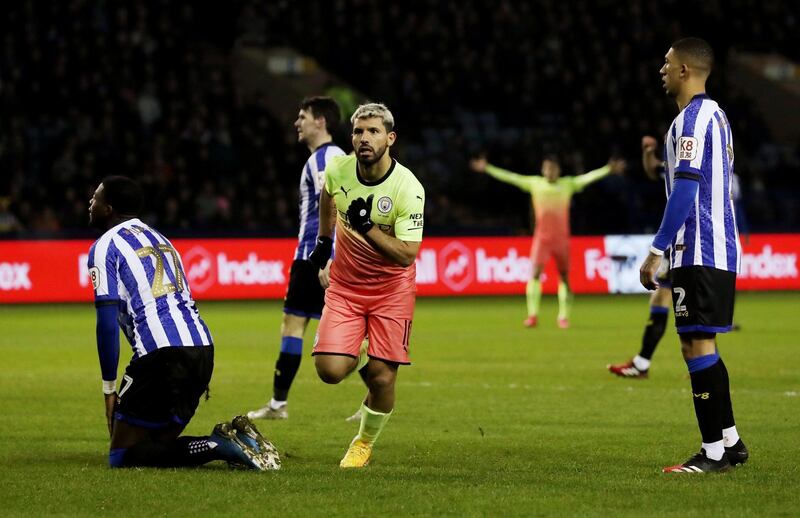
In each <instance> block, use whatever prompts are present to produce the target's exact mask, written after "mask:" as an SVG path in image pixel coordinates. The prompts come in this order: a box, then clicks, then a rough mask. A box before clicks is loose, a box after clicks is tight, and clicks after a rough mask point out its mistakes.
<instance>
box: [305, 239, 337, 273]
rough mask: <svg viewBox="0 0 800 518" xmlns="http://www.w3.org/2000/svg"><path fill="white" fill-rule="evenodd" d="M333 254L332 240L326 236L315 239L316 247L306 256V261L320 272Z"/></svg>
mask: <svg viewBox="0 0 800 518" xmlns="http://www.w3.org/2000/svg"><path fill="white" fill-rule="evenodd" d="M331 253H333V239H331V238H329V237H328V236H319V237H317V246H315V247H314V250H313V251H312V252H311V253H310V254H309V255H308V260H309V261H311V262H312V264H314V266H316V267H317V268H319V269H320V270H322V269H324V268H325V267H326V266H328V259H330V258H331Z"/></svg>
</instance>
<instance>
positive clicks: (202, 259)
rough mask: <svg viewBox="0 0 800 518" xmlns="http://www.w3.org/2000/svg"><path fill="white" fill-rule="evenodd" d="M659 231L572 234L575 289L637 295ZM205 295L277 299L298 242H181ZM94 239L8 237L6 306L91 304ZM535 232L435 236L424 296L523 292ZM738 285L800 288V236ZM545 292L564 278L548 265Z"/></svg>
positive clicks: (761, 256)
mask: <svg viewBox="0 0 800 518" xmlns="http://www.w3.org/2000/svg"><path fill="white" fill-rule="evenodd" d="M651 239H652V237H651V236H598V237H574V238H572V241H571V253H570V258H571V259H570V260H571V270H570V283H571V285H572V288H573V289H574V290H575V292H577V293H639V292H644V289H643V288H642V287H641V286H640V285H639V275H638V271H639V265H640V264H641V261H642V259H643V258H644V255H645V254H647V249H648V245H649V243H650V240H651ZM173 244H174V245H175V247H176V248H177V249H178V251H179V252H180V253H181V256H182V258H183V263H184V269H185V271H186V275H187V277H188V279H189V284H190V286H191V288H192V293H193V295H194V296H195V298H197V299H198V300H223V299H279V298H282V297H283V296H284V294H285V291H286V283H287V282H288V280H289V267H290V266H291V263H292V257H293V254H294V249H295V245H296V241H295V240H294V239H177V240H173ZM90 245H91V242H90V241H0V303H16V302H68V301H91V300H92V289H91V283H90V281H89V275H88V272H87V269H86V260H87V254H88V250H89V247H90ZM530 245H531V240H530V238H527V237H464V238H461V237H459V238H447V237H438V238H427V239H426V240H425V241H424V242H423V246H422V248H421V250H420V254H419V257H418V259H417V289H418V293H419V295H421V296H426V295H437V296H460V295H501V294H522V293H524V290H525V283H526V282H527V281H528V279H529V278H530V275H531V263H530V259H529V257H528V256H529V253H530ZM743 247H744V253H743V256H742V264H741V272H740V274H739V277H738V280H737V288H738V289H740V290H798V289H800V274H798V268H799V267H800V266H799V265H798V255H799V254H800V234H760V235H751V236H750V238H749V241H748V242H747V243H745V244H744V245H743ZM543 281H544V282H543V289H544V291H545V293H555V291H556V288H557V283H558V274H557V272H556V271H555V265H554V264H553V263H552V262H551V263H550V264H548V265H547V267H546V268H545V271H544V277H543Z"/></svg>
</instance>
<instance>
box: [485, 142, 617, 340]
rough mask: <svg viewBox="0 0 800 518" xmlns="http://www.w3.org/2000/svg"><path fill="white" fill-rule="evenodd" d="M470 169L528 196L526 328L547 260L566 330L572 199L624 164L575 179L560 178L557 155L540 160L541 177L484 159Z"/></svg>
mask: <svg viewBox="0 0 800 518" xmlns="http://www.w3.org/2000/svg"><path fill="white" fill-rule="evenodd" d="M469 165H470V168H471V169H472V170H473V171H475V172H478V173H487V174H489V176H491V177H492V178H495V179H497V180H500V181H501V182H504V183H508V184H511V185H513V186H514V187H517V188H518V189H521V190H523V191H525V192H527V193H530V195H531V199H532V202H533V211H534V232H533V242H532V244H531V263H532V266H533V268H532V271H531V278H530V280H528V284H527V286H526V288H525V295H526V301H527V306H528V316H527V318H525V321H524V322H523V324H524V325H525V327H536V326H537V324H538V322H539V319H538V315H539V304H540V302H541V299H542V283H541V276H542V272H543V271H544V268H545V266H546V265H547V262H548V261H549V260H550V257H553V258H554V259H555V261H556V268H557V269H558V274H559V276H560V282H559V284H558V317H557V324H558V327H560V328H562V329H566V328H568V327H569V317H570V310H571V307H572V290H571V289H570V287H569V237H570V228H569V227H570V226H569V206H570V202H571V201H572V196H573V195H574V194H575V193H577V192H580V191H582V190H583V189H584V188H585V187H586V186H587V185H589V184H591V183H594V182H596V181H598V180H600V179H602V178H605V177H606V176H608V175H609V174H622V173H623V172H625V161H624V160H621V159H610V160H609V161H608V164H606V165H605V166H603V167H601V168H599V169H595V170H594V171H589V172H588V173H585V174H582V175H578V176H563V177H562V176H561V165H560V162H559V159H558V157H557V156H556V155H547V156H545V158H544V160H543V161H542V174H541V175H523V174H518V173H512V172H511V171H507V170H505V169H501V168H499V167H497V166H494V165H492V164H490V163H489V162H488V161H487V159H486V158H485V157H478V158H473V159H471V160H470V162H469Z"/></svg>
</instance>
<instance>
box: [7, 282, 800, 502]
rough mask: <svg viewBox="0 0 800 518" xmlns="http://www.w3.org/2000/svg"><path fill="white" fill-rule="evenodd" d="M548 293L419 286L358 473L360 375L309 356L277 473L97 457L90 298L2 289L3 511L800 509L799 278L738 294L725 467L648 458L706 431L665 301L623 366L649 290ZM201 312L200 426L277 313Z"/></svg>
mask: <svg viewBox="0 0 800 518" xmlns="http://www.w3.org/2000/svg"><path fill="white" fill-rule="evenodd" d="M555 306H556V302H555V299H554V298H545V300H544V301H543V308H544V309H543V314H542V315H541V316H540V324H539V328H537V329H533V330H531V329H524V328H523V327H522V325H521V322H522V319H523V317H524V301H523V299H522V298H521V297H509V298H505V297H504V298H465V299H456V298H453V299H420V300H418V302H417V311H416V316H415V321H414V333H413V336H412V349H411V352H412V360H413V361H414V365H413V366H411V367H406V368H401V370H400V375H399V379H398V387H397V406H396V409H395V414H394V416H393V417H392V419H391V421H390V422H389V424H388V425H387V427H386V429H385V431H384V434H383V436H382V437H381V439H380V441H379V442H378V444H377V446H376V449H375V452H374V455H373V462H372V465H370V466H369V467H368V468H367V469H365V470H360V471H346V472H343V471H340V470H339V468H338V462H339V459H340V458H341V456H342V454H343V453H344V451H345V449H346V446H347V445H348V443H349V441H350V439H351V438H352V436H353V435H354V434H355V432H356V425H354V424H351V423H346V422H345V421H344V418H345V417H346V416H348V415H350V414H352V412H353V411H355V410H356V409H357V407H358V406H359V402H360V399H361V397H362V396H363V394H364V388H363V386H362V385H361V382H360V381H359V380H358V379H357V377H351V378H350V379H348V380H346V381H345V382H343V383H342V384H340V385H338V386H328V385H324V384H323V383H322V382H321V381H319V380H318V379H317V377H316V374H315V372H314V369H313V366H312V362H311V361H310V358H309V357H308V356H306V358H305V359H304V363H303V365H302V366H301V369H300V373H299V374H298V378H297V380H296V382H295V386H294V387H293V389H292V393H291V397H290V419H289V420H288V421H284V422H277V423H274V422H263V421H262V422H260V423H259V425H260V428H261V430H262V432H263V433H264V434H265V435H266V436H267V437H269V438H270V439H271V440H272V441H273V442H274V443H275V444H276V445H277V446H278V448H279V450H280V452H281V455H282V458H283V466H284V468H283V469H282V470H281V471H278V472H269V473H257V472H245V471H231V470H228V469H227V467H226V466H224V465H223V464H222V463H214V464H211V465H208V466H205V467H203V468H200V469H194V470H152V469H134V470H113V471H112V470H110V469H109V468H107V467H106V462H107V460H106V453H107V449H108V444H107V441H108V438H107V437H106V431H105V423H104V416H103V398H102V393H101V390H100V374H99V366H98V361H97V358H96V352H95V339H94V310H93V308H92V306H91V305H90V304H87V305H63V306H40V305H34V306H0V358H1V359H2V360H1V361H2V363H3V365H2V371H1V372H2V375H0V410H2V416H0V469H1V470H2V482H0V502H2V503H1V504H0V514H2V515H3V516H12V515H44V514H61V515H70V516H72V515H94V516H96V515H99V514H111V513H115V514H120V513H121V514H124V515H130V516H149V515H173V516H174V515H181V516H197V515H201V514H202V515H234V514H235V515H239V516H248V515H250V516H262V515H263V516H268V515H275V516H307V515H324V516H334V515H336V516H345V515H347V516H395V515H427V516H430V515H435V516H438V515H454V516H509V515H559V516H580V515H591V516H597V515H605V516H618V515H630V516H647V515H681V516H723V515H724V516H797V515H798V514H799V513H800V496H798V495H800V483H798V476H800V468H798V463H800V447H798V442H799V441H800V350H799V349H798V348H799V347H800V339H799V337H800V318H799V317H798V309H800V294H797V293H773V294H764V293H761V294H758V293H742V294H740V295H739V297H738V299H737V308H736V318H737V321H738V323H740V324H741V326H742V330H741V331H739V332H735V333H730V334H727V335H723V336H721V337H720V339H719V343H720V350H721V353H722V355H723V357H724V358H725V361H726V364H727V366H728V369H729V371H730V377H731V383H732V388H733V402H734V409H735V412H736V415H737V425H738V428H739V430H740V432H741V434H742V437H743V438H744V440H745V442H746V443H747V445H748V446H749V448H750V451H751V459H750V462H749V463H748V464H746V465H745V466H742V467H739V468H737V469H735V470H734V471H733V472H730V473H727V474H721V475H700V476H680V475H677V476H676V475H664V474H662V473H660V469H661V467H662V466H664V465H668V464H674V463H677V462H680V461H683V460H685V458H686V457H688V455H690V454H691V453H693V452H694V451H696V450H697V449H698V448H699V442H700V437H699V432H698V431H697V427H696V422H695V417H694V413H693V409H692V403H691V399H690V395H689V394H690V392H689V382H688V379H687V374H686V367H685V364H684V363H683V361H682V359H681V357H680V352H679V346H678V343H677V337H676V335H675V334H674V331H673V329H674V328H672V327H671V326H672V317H670V328H669V330H668V332H667V335H666V336H665V338H664V340H662V343H661V345H660V347H659V349H658V350H657V351H656V355H655V357H654V364H653V366H652V368H651V376H650V379H649V380H622V379H616V378H614V377H612V376H611V375H610V374H609V373H608V372H607V371H606V369H605V366H606V364H607V363H609V362H618V361H622V360H625V359H627V358H629V357H630V356H631V355H633V354H634V353H636V352H637V351H638V346H639V340H640V336H641V332H642V326H643V324H644V321H645V319H646V317H647V312H648V309H647V299H646V297H645V296H602V297H600V296H579V297H577V299H576V303H575V307H574V310H573V318H572V321H573V327H572V328H571V329H569V330H566V331H564V330H559V329H558V328H557V327H556V325H555ZM200 308H201V313H202V315H203V317H204V318H205V320H206V322H207V323H208V325H209V328H210V329H211V332H212V333H213V335H214V339H215V342H216V345H217V358H216V370H215V373H214V379H213V381H212V390H211V400H210V401H208V402H205V403H201V405H200V408H199V410H198V413H197V415H196V416H195V418H194V420H193V421H192V422H191V424H190V425H189V427H188V428H187V433H189V434H192V435H204V434H207V433H208V432H209V431H210V430H211V428H212V427H213V425H214V424H215V423H217V422H218V421H222V420H226V419H230V418H231V417H232V416H233V415H235V414H237V413H243V412H246V411H247V410H250V409H253V408H256V407H259V406H261V405H262V404H264V402H265V401H266V399H267V398H268V396H269V394H270V387H271V383H272V369H273V365H274V361H275V358H276V354H277V349H278V344H279V338H278V334H279V332H278V330H279V322H280V315H281V304H280V303H279V302H253V303H210V302H206V303H201V304H200ZM314 330H315V324H312V326H311V328H310V329H309V330H308V334H307V340H306V353H307V352H309V351H310V343H311V339H312V337H313V333H314ZM123 342H124V340H123ZM129 351H130V350H129V349H124V350H123V354H122V355H121V356H122V358H121V361H120V363H121V365H120V369H122V368H124V366H125V365H126V364H127V361H128V359H129V356H130V352H129Z"/></svg>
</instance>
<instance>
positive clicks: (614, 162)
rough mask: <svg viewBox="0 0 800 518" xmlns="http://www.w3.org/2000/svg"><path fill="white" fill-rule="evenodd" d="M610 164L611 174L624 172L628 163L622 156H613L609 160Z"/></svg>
mask: <svg viewBox="0 0 800 518" xmlns="http://www.w3.org/2000/svg"><path fill="white" fill-rule="evenodd" d="M608 166H609V167H610V168H611V174H623V173H624V172H625V168H626V167H628V164H627V163H626V162H625V160H623V159H621V158H611V159H609V161H608Z"/></svg>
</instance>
